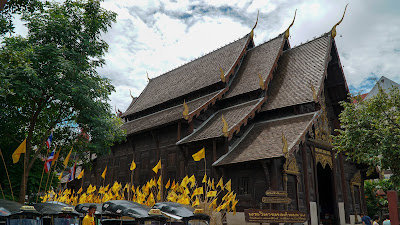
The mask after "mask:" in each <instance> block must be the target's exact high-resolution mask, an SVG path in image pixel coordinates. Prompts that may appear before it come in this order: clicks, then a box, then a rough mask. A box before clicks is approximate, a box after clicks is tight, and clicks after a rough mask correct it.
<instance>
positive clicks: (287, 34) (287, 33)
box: [285, 9, 297, 39]
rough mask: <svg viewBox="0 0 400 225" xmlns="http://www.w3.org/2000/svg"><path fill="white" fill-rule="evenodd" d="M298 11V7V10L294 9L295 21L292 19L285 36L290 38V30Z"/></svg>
mask: <svg viewBox="0 0 400 225" xmlns="http://www.w3.org/2000/svg"><path fill="white" fill-rule="evenodd" d="M296 13H297V9H296V11H294V18H293V21H292V23H291V24H290V25H289V27H288V28H287V29H286V31H285V38H286V39H288V38H289V35H290V33H289V30H290V28H291V27H292V26H293V24H294V20H295V19H296Z"/></svg>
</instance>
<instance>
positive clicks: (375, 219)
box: [373, 215, 379, 225]
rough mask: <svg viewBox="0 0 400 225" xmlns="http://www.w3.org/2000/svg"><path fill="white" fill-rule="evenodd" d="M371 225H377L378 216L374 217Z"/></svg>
mask: <svg viewBox="0 0 400 225" xmlns="http://www.w3.org/2000/svg"><path fill="white" fill-rule="evenodd" d="M373 225H379V216H378V215H375V216H374V223H373Z"/></svg>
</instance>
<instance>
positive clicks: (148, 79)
mask: <svg viewBox="0 0 400 225" xmlns="http://www.w3.org/2000/svg"><path fill="white" fill-rule="evenodd" d="M146 75H147V81H149V82H150V77H149V73H148V72H147V71H146Z"/></svg>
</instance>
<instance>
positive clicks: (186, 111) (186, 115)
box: [182, 100, 189, 120]
mask: <svg viewBox="0 0 400 225" xmlns="http://www.w3.org/2000/svg"><path fill="white" fill-rule="evenodd" d="M182 116H183V118H184V119H185V120H188V119H189V107H188V105H187V104H186V101H185V100H183V112H182Z"/></svg>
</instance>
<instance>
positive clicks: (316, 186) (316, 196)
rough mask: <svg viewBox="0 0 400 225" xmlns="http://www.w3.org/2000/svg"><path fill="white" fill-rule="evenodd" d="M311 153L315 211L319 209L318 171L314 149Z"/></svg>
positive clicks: (312, 148)
mask: <svg viewBox="0 0 400 225" xmlns="http://www.w3.org/2000/svg"><path fill="white" fill-rule="evenodd" d="M311 151H312V153H313V158H314V159H313V169H314V190H315V199H316V200H317V201H316V202H317V209H318V208H319V191H318V171H317V166H318V164H317V157H316V155H315V147H314V146H311ZM319 213H320V212H319V211H317V215H318V216H317V218H318V224H320V222H321V221H320V218H319Z"/></svg>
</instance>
